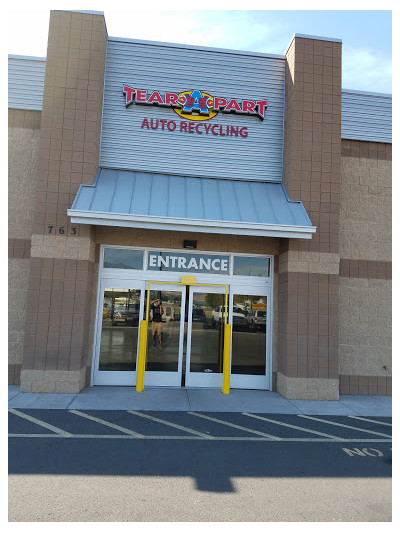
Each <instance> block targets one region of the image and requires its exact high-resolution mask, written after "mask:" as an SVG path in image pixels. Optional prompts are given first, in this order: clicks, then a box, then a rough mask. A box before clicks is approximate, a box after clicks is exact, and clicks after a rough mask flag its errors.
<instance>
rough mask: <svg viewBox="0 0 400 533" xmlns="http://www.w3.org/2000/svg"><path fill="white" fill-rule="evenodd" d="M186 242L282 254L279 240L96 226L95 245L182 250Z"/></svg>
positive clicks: (203, 247)
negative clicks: (192, 241)
mask: <svg viewBox="0 0 400 533" xmlns="http://www.w3.org/2000/svg"><path fill="white" fill-rule="evenodd" d="M185 239H190V240H193V239H194V240H197V250H208V251H210V252H211V251H218V252H238V253H252V254H271V255H276V254H278V253H279V239H275V238H268V237H255V236H251V235H222V234H219V233H191V232H190V233H185V232H179V231H160V230H151V229H140V228H114V227H110V226H97V227H96V236H95V240H96V244H115V245H117V244H119V245H122V246H143V247H145V246H152V247H159V248H173V249H177V250H179V249H180V250H183V241H184V240H185Z"/></svg>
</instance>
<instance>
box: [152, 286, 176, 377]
mask: <svg viewBox="0 0 400 533" xmlns="http://www.w3.org/2000/svg"><path fill="white" fill-rule="evenodd" d="M158 301H159V302H160V303H158ZM146 305H147V291H146V296H145V315H144V317H145V318H146ZM160 307H161V312H160ZM181 308H182V293H181V292H180V291H150V312H149V328H148V332H147V357H146V371H158V372H161V371H163V372H177V371H178V360H179V335H180V325H181Z"/></svg>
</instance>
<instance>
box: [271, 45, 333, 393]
mask: <svg viewBox="0 0 400 533" xmlns="http://www.w3.org/2000/svg"><path fill="white" fill-rule="evenodd" d="M286 58H287V63H286V88H285V99H286V104H285V148H284V167H283V168H284V171H283V180H284V184H285V187H286V189H287V191H288V193H289V196H290V198H291V199H292V200H301V201H302V202H303V204H304V207H305V208H306V210H307V212H308V214H309V216H310V219H311V222H312V224H313V225H315V226H317V233H316V234H315V235H314V236H313V238H312V240H300V239H298V240H296V239H287V240H283V239H282V240H281V249H280V256H279V325H278V330H279V342H278V375H277V387H278V392H280V393H281V394H282V395H283V396H285V397H287V398H299V399H301V398H303V399H337V398H338V394H339V380H338V377H339V373H338V311H339V302H338V297H339V207H340V166H341V165H340V163H341V43H340V42H337V41H326V40H321V39H312V38H302V37H295V38H294V39H293V41H292V42H291V44H290V46H289V48H288V51H287V54H286Z"/></svg>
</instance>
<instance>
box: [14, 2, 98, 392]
mask: <svg viewBox="0 0 400 533" xmlns="http://www.w3.org/2000/svg"><path fill="white" fill-rule="evenodd" d="M106 44H107V31H106V27H105V21H104V16H103V15H99V14H91V13H74V12H68V11H52V12H51V15H50V28H49V39H48V49H47V59H46V74H45V84H44V94H43V108H42V121H41V130H40V150H39V163H38V172H37V177H36V203H35V210H34V222H33V230H32V239H31V245H32V247H31V268H30V282H29V293H28V300H27V319H26V334H25V339H24V354H23V363H22V372H21V391H32V392H79V390H81V389H82V388H83V386H84V384H85V374H86V366H87V361H88V357H90V354H89V351H90V342H89V341H90V339H89V335H88V330H89V324H90V319H91V315H92V313H93V312H94V310H93V309H92V308H91V307H92V306H91V297H92V292H93V275H94V260H95V253H94V252H95V244H94V241H93V239H92V235H91V228H90V226H85V225H83V226H79V225H76V224H71V223H70V221H69V219H68V217H67V209H68V208H69V207H71V205H72V202H73V199H74V197H75V195H76V192H77V190H78V188H79V185H80V184H81V183H90V182H92V181H93V179H94V176H95V174H96V171H97V167H98V162H99V147H100V129H101V114H102V99H103V83H104V67H105V54H106ZM74 228H76V229H74Z"/></svg>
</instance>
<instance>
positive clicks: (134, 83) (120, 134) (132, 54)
mask: <svg viewBox="0 0 400 533" xmlns="http://www.w3.org/2000/svg"><path fill="white" fill-rule="evenodd" d="M284 87H285V60H284V58H283V57H282V58H279V57H269V56H267V55H264V54H251V53H247V52H237V53H236V52H234V51H223V50H221V51H218V50H213V49H207V48H200V47H199V48H197V47H189V48H187V47H185V45H173V44H171V45H169V44H167V43H162V44H161V43H147V42H145V41H130V40H123V39H117V38H113V37H111V38H109V40H108V44H107V60H106V71H105V85H104V104H103V117H102V134H101V150H100V166H102V167H106V168H118V169H126V170H133V171H139V172H150V173H158V174H170V175H177V176H185V177H186V176H191V177H206V178H225V179H229V180H231V179H239V180H245V181H247V180H261V181H280V180H281V179H282V161H283V123H284Z"/></svg>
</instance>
